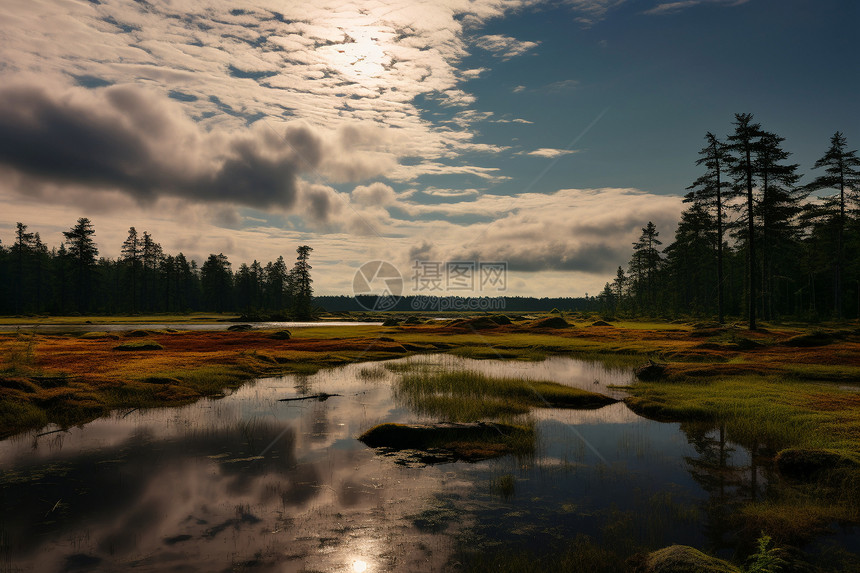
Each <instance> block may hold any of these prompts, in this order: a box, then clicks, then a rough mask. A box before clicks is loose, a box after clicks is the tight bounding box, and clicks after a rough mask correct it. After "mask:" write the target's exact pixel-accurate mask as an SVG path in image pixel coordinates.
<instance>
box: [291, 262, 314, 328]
mask: <svg viewBox="0 0 860 573" xmlns="http://www.w3.org/2000/svg"><path fill="white" fill-rule="evenodd" d="M311 251H313V248H311V247H309V246H307V245H302V246H301V247H299V248H297V249H296V253H298V257H296V264H295V265H294V266H293V270H292V272H291V274H292V283H293V288H294V292H295V294H294V296H293V299H294V301H295V302H294V304H295V315H296V318H297V319H299V320H308V319H310V318H311V316H312V314H313V312H312V311H313V306H312V305H313V292H314V291H313V286H312V283H313V280H312V279H311V268H313V267H311V265H310V264H309V263H308V259H309V258H310V254H311Z"/></svg>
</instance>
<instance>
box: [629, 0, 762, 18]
mask: <svg viewBox="0 0 860 573" xmlns="http://www.w3.org/2000/svg"><path fill="white" fill-rule="evenodd" d="M747 2H749V0H681V1H679V2H663V3H661V4H658V5H657V6H655V7H653V8H651V9H650V10H646V11H645V12H643V13H644V14H650V15H665V14H676V13H678V12H681V11H682V10H686V9H687V8H692V7H694V6H699V5H702V4H716V5H722V6H740V5H741V4H746V3H747Z"/></svg>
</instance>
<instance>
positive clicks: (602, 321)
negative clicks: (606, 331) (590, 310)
mask: <svg viewBox="0 0 860 573" xmlns="http://www.w3.org/2000/svg"><path fill="white" fill-rule="evenodd" d="M591 326H612V325H611V324H609V323H608V322H606V321H605V320H595V321H594V322H592V323H591Z"/></svg>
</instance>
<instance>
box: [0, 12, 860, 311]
mask: <svg viewBox="0 0 860 573" xmlns="http://www.w3.org/2000/svg"><path fill="white" fill-rule="evenodd" d="M858 22H860V3H857V2H854V1H853V0H806V1H803V0H683V1H676V2H660V1H658V0H554V1H551V2H545V1H541V0H437V1H435V2H423V1H419V0H374V1H367V2H364V1H356V0H322V1H315V2H313V3H311V2H296V1H290V0H277V1H275V0H233V1H231V2H212V1H201V0H193V1H192V0H165V1H153V2H148V1H147V0H135V1H132V0H89V1H83V0H4V1H3V2H2V3H1V4H0V202H2V208H0V239H2V240H3V244H5V245H9V244H10V243H11V242H12V241H13V228H14V224H15V222H16V221H21V222H23V223H25V224H27V225H29V227H30V230H33V231H39V232H40V233H41V235H42V238H43V240H44V241H45V242H46V243H48V244H49V245H51V246H56V245H58V244H59V243H60V241H61V235H60V233H61V231H63V230H67V229H68V228H69V227H71V226H72V225H73V224H74V222H75V220H76V219H77V218H78V217H82V216H86V217H89V218H90V219H92V221H93V222H94V224H95V227H96V240H97V243H98V245H99V248H100V250H101V254H102V255H103V256H108V257H116V256H117V255H118V254H119V250H120V245H121V243H122V241H123V239H124V238H125V235H126V233H127V231H128V228H129V227H130V226H135V227H136V228H137V229H138V231H142V230H144V229H146V230H148V231H150V232H151V233H152V234H153V237H154V238H155V239H156V240H157V241H159V242H160V243H161V244H162V246H163V247H164V249H165V251H166V252H170V253H175V252H178V251H182V252H184V253H185V254H186V255H187V256H190V257H193V258H195V259H197V260H200V261H202V260H204V259H205V258H206V256H207V255H208V254H209V253H219V252H223V253H224V254H226V255H227V256H228V257H229V258H230V260H231V261H232V262H233V263H234V266H238V263H240V262H251V261H252V260H253V259H255V258H256V259H258V260H261V261H263V262H266V261H268V260H273V259H274V258H276V257H277V256H278V255H281V254H283V255H284V257H285V258H286V259H287V260H292V259H293V258H294V256H295V247H296V246H297V245H299V244H309V245H311V246H312V247H314V253H313V258H312V263H313V265H314V278H315V284H316V289H317V292H318V293H321V294H340V293H343V294H349V293H351V288H352V286H351V285H352V282H353V276H354V274H355V272H356V269H357V268H358V267H359V266H360V265H361V264H362V263H364V262H367V261H371V260H377V259H380V260H387V261H391V262H392V263H393V264H394V265H395V266H397V267H398V268H399V269H401V272H402V273H403V275H404V278H406V279H407V283H409V282H410V281H409V280H408V279H409V278H410V274H411V273H412V271H411V268H412V263H411V261H413V260H421V261H450V260H455V261H485V262H496V261H499V262H505V263H507V265H508V269H509V270H508V278H507V292H508V294H520V295H538V296H580V295H582V294H583V293H584V292H590V293H596V292H597V291H598V290H599V289H600V288H601V286H602V285H603V283H604V282H605V281H606V280H609V279H611V277H612V275H614V269H615V268H616V267H617V266H618V265H619V264H622V265H623V264H626V262H627V260H628V258H629V252H630V244H631V243H632V242H633V241H634V240H635V239H636V237H637V236H638V234H639V232H640V229H641V227H642V226H644V225H645V223H647V222H648V221H649V220H652V221H654V222H655V223H656V224H657V226H658V229H659V230H660V231H661V236H662V238H663V239H664V243H665V244H668V242H669V241H670V240H671V236H672V233H673V230H674V222H675V220H676V219H677V216H678V214H679V212H680V210H681V202H680V198H679V197H680V195H682V194H683V193H684V188H685V187H686V186H687V185H689V184H690V183H691V182H692V180H693V179H695V178H696V176H697V175H698V168H697V167H696V166H695V160H696V158H697V151H698V150H699V149H700V148H701V147H702V142H703V136H704V134H705V132H706V131H708V130H710V131H714V132H715V133H718V134H725V133H727V132H728V131H730V129H731V120H732V116H733V114H734V113H736V112H751V113H753V114H755V116H756V119H757V120H758V121H760V122H762V124H763V126H764V127H765V128H767V129H770V130H772V131H775V132H776V133H778V134H780V135H782V136H784V137H786V139H787V140H786V143H785V145H786V147H787V149H789V150H790V151H792V152H793V153H794V156H793V159H794V160H795V161H797V162H799V163H800V164H801V168H802V170H803V171H808V169H809V168H810V167H811V165H812V163H813V162H814V161H815V159H817V158H818V157H819V156H821V155H822V154H823V152H824V150H825V149H826V147H827V145H828V140H829V137H830V135H832V133H833V132H834V131H837V130H841V131H843V132H844V133H845V134H846V136H847V137H848V141H849V144H851V145H852V147H857V146H858V145H860V120H858V117H860V116H858V113H857V107H856V101H857V94H858V92H860V79H858V78H860V74H858V73H857V58H856V53H857V51H856V40H855V38H856V26H857V24H858ZM450 294H463V293H450ZM485 294H494V293H485Z"/></svg>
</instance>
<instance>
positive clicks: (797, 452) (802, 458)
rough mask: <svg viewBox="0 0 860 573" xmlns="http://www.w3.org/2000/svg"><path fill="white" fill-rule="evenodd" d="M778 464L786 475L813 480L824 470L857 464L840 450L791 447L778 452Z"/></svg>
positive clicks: (781, 471)
mask: <svg viewBox="0 0 860 573" xmlns="http://www.w3.org/2000/svg"><path fill="white" fill-rule="evenodd" d="M776 466H777V467H778V468H779V471H780V473H781V474H782V475H784V476H788V477H791V478H794V479H800V480H813V479H815V478H816V477H818V475H819V474H821V473H822V472H824V471H827V470H833V469H837V468H844V467H851V466H856V463H855V462H853V461H852V460H850V459H848V458H846V457H845V456H843V455H842V454H839V453H838V452H831V451H828V450H817V449H808V448H789V449H786V450H782V451H781V452H779V454H777V456H776Z"/></svg>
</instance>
